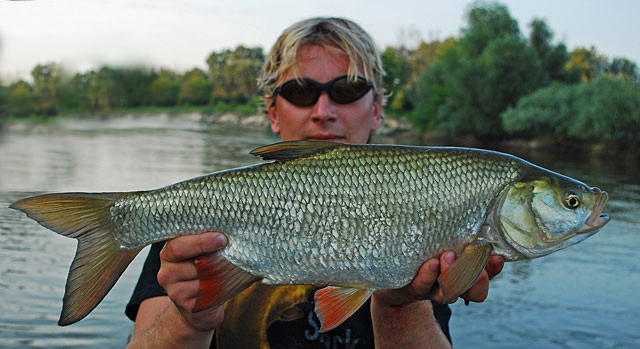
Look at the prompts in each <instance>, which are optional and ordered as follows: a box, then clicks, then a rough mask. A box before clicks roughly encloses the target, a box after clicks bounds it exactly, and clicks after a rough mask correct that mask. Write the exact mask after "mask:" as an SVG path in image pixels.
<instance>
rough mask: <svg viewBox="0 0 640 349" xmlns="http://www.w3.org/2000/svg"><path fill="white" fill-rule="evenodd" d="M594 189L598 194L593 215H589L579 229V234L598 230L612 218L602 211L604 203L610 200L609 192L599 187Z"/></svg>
mask: <svg viewBox="0 0 640 349" xmlns="http://www.w3.org/2000/svg"><path fill="white" fill-rule="evenodd" d="M593 191H594V192H595V193H596V195H598V199H597V201H596V205H595V207H594V208H593V210H592V211H591V215H589V217H588V218H587V220H586V221H585V222H584V224H583V225H582V227H580V229H578V231H577V233H578V234H586V233H590V232H592V231H594V230H598V229H600V228H602V227H603V226H604V225H605V224H607V223H609V221H610V220H611V217H610V216H609V215H608V214H606V213H602V210H603V209H604V205H605V204H606V203H607V201H609V194H607V192H606V191H602V190H600V189H599V188H593Z"/></svg>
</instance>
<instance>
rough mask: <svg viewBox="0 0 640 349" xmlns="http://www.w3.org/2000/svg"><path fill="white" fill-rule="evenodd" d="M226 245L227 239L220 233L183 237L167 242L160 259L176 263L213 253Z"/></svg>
mask: <svg viewBox="0 0 640 349" xmlns="http://www.w3.org/2000/svg"><path fill="white" fill-rule="evenodd" d="M226 244H227V238H226V236H225V235H224V234H222V233H203V234H198V235H185V236H180V237H177V238H175V239H171V240H169V241H168V242H167V243H166V244H165V245H164V248H163V249H162V251H160V259H161V260H164V261H167V262H172V263H177V262H182V261H185V260H187V259H191V258H194V257H197V256H201V255H205V254H209V253H214V252H216V251H218V250H220V249H221V248H223V247H224V246H225V245H226Z"/></svg>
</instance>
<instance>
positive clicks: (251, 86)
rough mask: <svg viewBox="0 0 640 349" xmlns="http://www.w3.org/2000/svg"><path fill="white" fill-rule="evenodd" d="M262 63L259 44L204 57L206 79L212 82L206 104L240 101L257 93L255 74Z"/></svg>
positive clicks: (239, 102) (236, 102)
mask: <svg viewBox="0 0 640 349" xmlns="http://www.w3.org/2000/svg"><path fill="white" fill-rule="evenodd" d="M263 62H264V54H263V53H262V48H260V47H256V48H247V47H244V46H242V45H240V46H238V47H236V49H235V50H233V51H232V50H224V51H222V52H213V53H211V54H210V55H209V57H208V58H207V65H208V67H209V78H210V79H211V82H212V83H213V91H212V95H211V100H210V103H211V104H216V103H218V102H219V101H224V102H227V103H232V104H244V103H246V102H247V101H248V100H249V99H250V98H251V97H254V96H257V95H258V88H257V84H256V77H257V76H258V73H259V72H260V69H261V68H262V64H263Z"/></svg>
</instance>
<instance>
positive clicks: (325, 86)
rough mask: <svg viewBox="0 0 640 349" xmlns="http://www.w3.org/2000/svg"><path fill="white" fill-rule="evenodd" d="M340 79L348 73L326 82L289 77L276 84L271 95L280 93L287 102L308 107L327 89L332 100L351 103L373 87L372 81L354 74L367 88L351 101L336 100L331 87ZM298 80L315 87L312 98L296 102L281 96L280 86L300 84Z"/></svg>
mask: <svg viewBox="0 0 640 349" xmlns="http://www.w3.org/2000/svg"><path fill="white" fill-rule="evenodd" d="M342 79H347V81H348V79H349V76H348V75H341V76H338V77H336V78H334V79H332V80H330V81H328V82H325V83H322V82H317V81H315V80H313V79H310V78H301V79H291V80H287V81H285V82H283V83H282V84H281V85H280V86H278V88H276V90H275V91H274V93H273V95H274V97H275V96H277V95H280V97H282V98H284V99H285V100H286V101H287V102H289V103H291V104H293V105H295V106H298V107H309V106H312V105H314V104H316V103H317V102H318V99H319V98H320V95H321V94H322V91H327V93H328V94H329V98H331V100H332V101H334V102H336V103H338V104H351V103H354V102H356V101H357V100H359V99H360V98H362V97H364V96H365V95H366V94H367V93H368V92H369V91H370V90H371V89H372V88H373V83H372V82H371V81H369V80H367V79H365V78H364V77H362V76H360V75H358V76H356V80H362V81H364V82H366V83H367V89H366V90H365V91H364V92H363V93H362V94H361V95H360V96H359V97H358V98H356V99H354V100H352V101H347V102H341V101H338V100H337V99H336V97H335V96H334V94H333V91H331V88H332V87H333V85H334V84H335V83H336V82H337V81H339V80H342ZM300 80H302V81H304V82H305V83H307V84H309V85H311V86H313V87H315V88H316V90H317V95H316V96H315V98H313V100H312V101H311V102H310V103H296V102H294V101H291V100H289V98H287V97H286V96H283V95H282V94H281V93H280V92H281V91H282V88H283V87H284V86H285V85H286V84H290V83H298V84H300Z"/></svg>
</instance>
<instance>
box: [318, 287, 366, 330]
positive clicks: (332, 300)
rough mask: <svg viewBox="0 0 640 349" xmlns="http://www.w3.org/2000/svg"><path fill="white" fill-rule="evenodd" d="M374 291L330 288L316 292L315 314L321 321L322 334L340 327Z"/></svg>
mask: <svg viewBox="0 0 640 349" xmlns="http://www.w3.org/2000/svg"><path fill="white" fill-rule="evenodd" d="M372 293H373V290H369V289H360V288H350V287H333V286H328V287H325V288H323V289H320V290H318V291H316V294H315V300H316V301H315V312H316V315H317V316H318V319H320V332H326V331H329V330H332V329H334V328H336V327H338V326H339V325H340V324H341V323H343V322H344V321H345V320H346V319H348V318H349V317H350V316H351V315H353V313H355V312H356V311H357V310H358V309H359V308H360V307H361V306H362V304H364V302H366V301H367V299H369V297H371V294H372Z"/></svg>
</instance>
